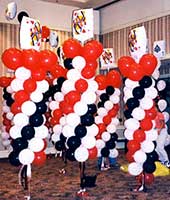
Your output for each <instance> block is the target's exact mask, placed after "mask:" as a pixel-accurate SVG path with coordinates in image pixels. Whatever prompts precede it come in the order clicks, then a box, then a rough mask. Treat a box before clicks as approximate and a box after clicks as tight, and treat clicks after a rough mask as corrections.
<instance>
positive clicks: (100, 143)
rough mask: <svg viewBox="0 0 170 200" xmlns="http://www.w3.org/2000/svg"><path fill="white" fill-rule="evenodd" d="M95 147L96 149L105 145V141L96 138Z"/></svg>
mask: <svg viewBox="0 0 170 200" xmlns="http://www.w3.org/2000/svg"><path fill="white" fill-rule="evenodd" d="M96 147H97V149H102V148H103V147H105V142H104V141H103V140H102V139H98V140H96Z"/></svg>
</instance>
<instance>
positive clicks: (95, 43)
mask: <svg viewBox="0 0 170 200" xmlns="http://www.w3.org/2000/svg"><path fill="white" fill-rule="evenodd" d="M88 43H91V44H92V45H93V46H94V47H95V48H96V49H97V57H99V56H100V55H101V54H102V52H103V45H102V43H100V42H99V41H97V40H91V41H89V42H88Z"/></svg>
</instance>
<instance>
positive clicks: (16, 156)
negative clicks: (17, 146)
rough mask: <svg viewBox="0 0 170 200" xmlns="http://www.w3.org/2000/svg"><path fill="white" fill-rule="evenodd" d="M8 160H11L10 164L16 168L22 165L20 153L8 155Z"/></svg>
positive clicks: (13, 152)
mask: <svg viewBox="0 0 170 200" xmlns="http://www.w3.org/2000/svg"><path fill="white" fill-rule="evenodd" d="M8 158H9V162H10V164H11V165H13V166H16V167H18V166H20V165H21V163H20V161H19V153H18V152H15V151H12V152H11V153H10V154H9V155H8Z"/></svg>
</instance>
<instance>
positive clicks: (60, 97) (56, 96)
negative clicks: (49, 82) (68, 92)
mask: <svg viewBox="0 0 170 200" xmlns="http://www.w3.org/2000/svg"><path fill="white" fill-rule="evenodd" d="M54 99H55V100H56V101H58V102H60V101H63V100H64V95H63V93H62V92H56V93H55V94H54Z"/></svg>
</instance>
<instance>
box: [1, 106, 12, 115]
mask: <svg viewBox="0 0 170 200" xmlns="http://www.w3.org/2000/svg"><path fill="white" fill-rule="evenodd" d="M2 111H3V112H4V113H8V112H10V108H9V106H3V107H2Z"/></svg>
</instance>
